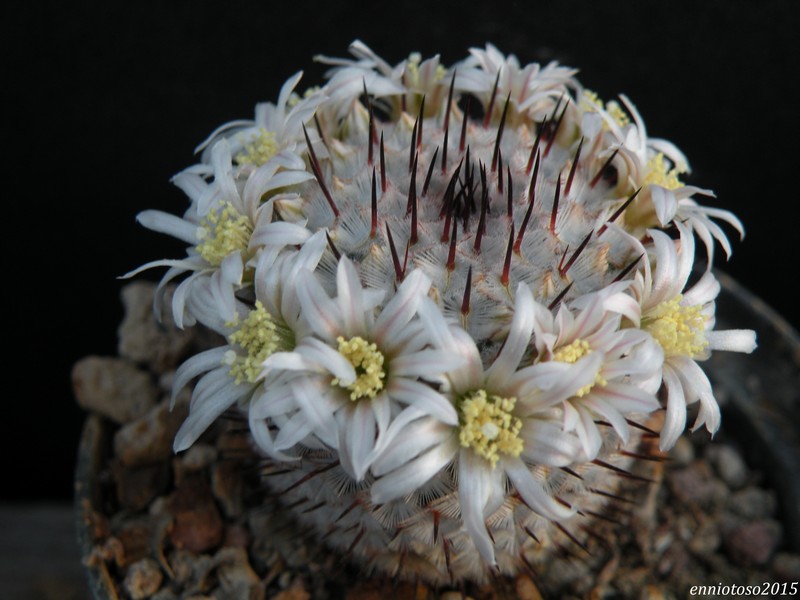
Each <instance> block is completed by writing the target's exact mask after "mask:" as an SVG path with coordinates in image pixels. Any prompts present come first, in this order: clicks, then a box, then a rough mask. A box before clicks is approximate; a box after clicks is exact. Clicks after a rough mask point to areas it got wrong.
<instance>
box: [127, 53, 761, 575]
mask: <svg viewBox="0 0 800 600" xmlns="http://www.w3.org/2000/svg"><path fill="white" fill-rule="evenodd" d="M350 50H351V53H352V55H353V56H354V58H353V59H332V58H327V57H319V60H321V61H323V62H325V63H327V64H329V65H331V70H330V72H329V74H328V81H327V83H326V84H325V85H324V86H322V87H320V88H312V89H309V90H308V91H307V92H306V93H304V94H298V93H297V92H296V88H297V85H298V83H299V81H300V78H301V74H300V73H298V74H296V75H295V76H293V77H292V78H291V79H289V81H287V82H286V84H285V85H284V86H283V88H282V89H281V91H280V95H279V97H278V101H277V103H276V104H271V103H270V104H259V105H257V107H256V112H255V118H254V119H253V120H252V121H250V120H248V121H235V122H232V123H229V124H226V125H224V126H222V127H221V128H219V129H218V130H216V131H215V132H213V134H212V135H211V136H210V137H209V138H208V140H206V141H205V142H204V143H203V144H202V145H201V146H200V147H199V148H198V151H199V152H201V153H202V154H201V156H202V160H201V162H200V163H199V164H197V165H194V166H192V167H190V168H188V169H186V170H185V171H183V172H181V173H179V174H178V175H177V176H176V177H175V178H174V182H175V184H176V185H177V186H179V187H180V188H181V189H182V190H183V191H184V192H185V193H186V194H187V196H188V197H189V199H190V203H189V206H188V208H187V210H186V212H185V214H184V215H183V216H182V217H177V216H173V215H170V214H166V213H164V212H160V211H156V210H148V211H145V212H143V213H141V214H140V215H139V221H140V222H141V223H142V224H143V225H144V226H145V227H148V228H150V229H153V230H156V231H159V232H163V233H166V234H169V235H172V236H174V237H177V238H179V239H180V240H183V241H185V242H186V243H187V244H188V246H189V247H188V252H187V256H186V257H185V258H182V259H177V260H159V261H155V262H152V263H149V264H147V265H144V266H143V267H141V269H138V270H136V271H134V272H133V273H131V274H129V275H133V274H136V273H138V272H139V271H141V270H144V269H149V268H152V267H160V266H163V267H168V270H167V272H166V275H165V276H164V277H163V279H162V281H161V284H160V288H161V290H162V291H163V289H164V286H165V284H167V283H168V282H170V281H173V280H175V279H176V278H182V280H181V281H180V283H179V284H178V285H177V288H176V289H175V292H174V295H173V296H172V307H171V308H172V312H173V315H174V320H175V322H176V323H177V324H178V325H179V326H181V327H183V326H186V325H192V324H194V323H195V322H199V323H201V324H203V325H204V326H206V327H209V328H211V329H213V330H215V331H217V332H219V333H221V334H222V335H223V336H225V338H226V339H227V342H228V343H227V345H224V346H222V347H219V348H216V349H213V350H209V351H205V352H202V353H200V354H198V355H196V356H194V357H192V358H191V359H189V360H188V361H186V363H185V364H183V365H182V366H181V367H180V369H179V370H178V372H177V374H176V379H175V391H176V392H177V391H179V390H180V389H181V388H183V387H184V386H186V385H187V384H189V383H190V382H191V381H193V380H194V379H195V378H196V377H198V376H199V377H200V378H199V380H198V381H197V383H196V385H195V386H194V392H193V397H192V401H191V406H190V414H189V417H188V419H187V420H186V422H185V423H184V424H183V426H182V428H181V429H180V431H179V433H178V435H177V439H176V440H175V450H176V451H181V450H185V449H186V448H188V447H189V446H191V445H192V444H193V443H194V442H195V440H197V439H198V437H199V436H200V435H201V434H202V433H203V432H204V431H205V430H206V429H207V428H208V427H209V425H210V424H211V423H212V422H214V421H215V420H216V419H217V418H218V417H219V416H220V415H221V414H222V413H223V412H225V411H226V410H228V409H230V408H232V407H234V406H235V407H238V408H239V409H241V410H242V411H243V412H244V413H245V414H246V415H247V416H248V419H249V425H250V430H251V432H252V437H253V439H254V441H255V443H256V444H257V446H258V447H259V449H260V450H261V451H262V452H263V453H264V454H265V455H266V456H267V457H269V459H270V460H272V461H274V463H275V464H280V465H281V467H282V468H283V471H282V472H286V471H287V470H288V471H289V472H290V473H292V475H288V476H287V475H284V476H283V481H284V483H285V484H287V485H288V487H289V488H295V487H296V486H297V485H299V482H301V481H302V482H309V483H308V485H312V486H315V487H312V490H311V492H306V493H305V494H304V495H303V496H302V497H301V496H298V498H300V500H298V501H297V502H299V503H300V504H302V502H303V500H302V499H303V498H305V501H306V502H307V504H306V505H305V506H303V507H302V509H303V510H302V514H303V515H304V516H303V517H302V518H304V519H306V520H308V521H310V522H312V523H314V524H315V526H316V527H317V529H318V531H319V532H320V533H321V534H325V535H326V536H327V539H328V540H329V542H330V543H331V544H333V545H335V546H339V547H341V548H346V549H348V550H350V551H353V550H354V548H357V550H356V551H355V554H359V553H360V555H361V556H362V557H366V558H367V559H370V560H372V562H373V563H374V565H375V566H376V567H377V568H381V569H387V570H389V571H390V572H397V571H398V569H399V567H398V566H397V564H396V561H395V562H391V561H388V560H384V558H385V557H386V556H388V555H391V554H394V555H395V556H400V555H402V556H403V557H404V558H405V560H407V561H408V560H409V559H408V556H411V555H413V556H416V557H421V560H422V561H423V562H424V561H427V562H426V564H427V565H428V566H427V567H425V569H429V570H432V572H433V573H434V574H433V575H430V577H431V578H433V579H436V578H437V577H440V578H441V577H446V578H459V579H460V578H470V579H481V578H483V577H484V575H485V573H486V572H487V569H489V568H492V567H494V568H500V569H501V570H504V571H509V572H510V571H513V570H514V569H516V568H517V567H516V564H517V562H518V561H517V557H518V556H519V555H520V554H525V552H527V551H528V550H527V548H528V547H529V546H528V544H529V543H532V542H531V538H532V537H537V536H536V535H534V534H535V532H537V531H543V530H544V528H546V527H547V526H548V525H549V524H550V523H559V524H563V523H568V522H569V520H570V519H571V518H573V517H574V516H575V515H576V513H577V512H578V511H579V510H580V509H581V508H582V507H583V506H584V505H583V504H582V501H581V498H580V494H581V493H582V491H583V492H585V490H586V488H587V487H588V486H587V485H586V484H583V483H582V484H580V485H579V484H578V483H576V481H575V479H580V478H579V477H577V476H576V477H575V478H573V479H570V478H569V475H564V473H572V474H576V472H581V469H582V465H591V464H598V463H600V464H606V462H610V461H611V460H612V457H614V456H618V454H617V451H618V450H620V449H623V448H630V447H632V446H634V445H635V444H636V442H637V440H638V438H639V436H638V435H637V433H636V432H637V431H638V429H636V428H634V427H632V424H639V423H643V422H645V420H646V419H648V416H649V415H650V413H653V412H654V411H658V410H659V409H660V408H665V409H666V410H665V418H664V419H663V426H661V430H660V445H661V448H662V449H668V448H670V447H671V446H672V445H673V444H674V443H675V441H676V440H677V438H678V437H679V436H680V434H681V433H682V432H683V431H684V429H685V426H686V414H687V405H689V404H692V403H694V402H696V401H699V403H700V404H699V406H700V408H699V411H698V414H697V418H696V421H695V422H694V428H695V429H697V428H699V427H702V426H705V427H706V428H707V429H708V430H709V431H710V432H711V433H712V434H713V433H714V432H715V431H716V430H717V428H718V427H719V423H720V412H719V408H718V405H717V403H716V401H715V399H714V396H713V394H712V390H711V385H710V383H709V380H708V379H707V377H706V376H705V374H704V373H703V371H702V370H701V369H700V367H699V366H698V364H697V363H698V361H701V360H704V359H706V358H707V357H708V356H709V355H710V353H711V351H713V350H733V351H739V352H750V351H752V350H753V349H754V347H755V335H754V333H753V332H752V331H744V330H736V331H715V330H714V301H715V298H716V296H717V294H718V293H719V289H720V288H719V284H718V283H717V281H716V279H715V278H714V275H713V274H712V273H711V271H710V265H711V259H712V256H713V252H714V246H715V244H716V243H719V244H720V245H721V246H722V248H723V249H724V251H725V252H726V254H730V252H731V248H730V244H729V242H728V239H727V237H726V235H725V233H724V231H723V230H722V229H721V228H720V226H719V225H718V224H717V223H716V222H715V221H714V220H713V219H717V220H721V221H724V222H726V223H728V224H729V225H730V226H732V227H733V228H735V229H737V230H738V231H739V232H740V233H741V232H742V227H741V224H740V223H739V221H738V220H737V219H736V217H734V216H733V215H732V214H731V213H730V212H727V211H724V210H719V209H714V208H708V207H704V206H702V205H700V204H698V202H697V201H696V200H695V198H694V197H695V196H696V195H705V196H710V195H712V194H711V192H709V191H707V190H703V189H699V188H696V187H693V186H690V185H685V184H684V183H683V182H682V181H681V179H680V178H681V176H683V174H684V173H687V172H688V171H689V167H688V163H687V161H686V158H685V157H684V156H683V154H682V153H681V152H680V151H679V150H678V149H677V148H676V147H675V146H674V145H673V144H671V143H669V142H667V141H665V140H662V139H655V138H650V137H648V135H647V131H646V130H645V126H644V123H643V121H642V119H641V117H640V115H639V114H638V112H637V111H636V108H635V107H634V105H633V104H632V103H631V102H630V100H628V99H627V98H626V97H624V96H621V97H620V102H617V101H609V102H605V103H604V102H602V101H601V100H599V99H598V97H597V95H596V94H594V93H592V92H590V91H588V90H585V89H583V88H582V87H581V85H580V84H579V83H578V81H577V80H576V79H575V78H574V74H575V71H574V70H572V69H568V68H565V67H562V66H559V65H557V64H555V63H552V64H549V65H547V66H545V67H541V66H540V65H538V64H530V65H527V66H524V67H523V66H520V64H519V62H518V60H517V59H516V57H514V56H504V55H503V54H501V53H500V52H499V51H498V50H497V49H496V48H494V47H493V46H491V45H487V47H486V48H485V49H473V50H471V51H470V56H469V57H468V58H466V59H465V60H463V61H462V62H459V63H458V64H455V65H453V66H452V67H449V68H447V67H445V66H443V65H442V64H440V61H439V57H438V56H435V57H433V58H429V59H427V60H422V59H421V57H420V56H418V55H416V54H412V55H411V56H410V57H409V58H408V59H407V60H404V61H403V62H401V63H400V64H399V65H396V66H392V65H389V64H387V63H386V62H385V61H384V60H382V59H381V58H379V57H378V56H376V55H375V54H374V53H373V52H372V51H371V50H370V49H369V48H367V47H366V46H365V45H364V44H362V43H360V42H355V43H353V44H352V46H351V48H350ZM478 113H480V115H479V116H475V115H476V114H478ZM695 236H696V237H697V238H699V239H700V240H701V241H702V242H703V243H704V245H705V254H706V255H707V257H708V265H709V267H708V268H707V269H706V270H705V272H703V273H702V274H700V275H699V276H698V278H697V281H696V283H694V284H693V285H691V287H689V289H686V288H687V285H688V284H687V282H688V281H689V279H690V276H691V275H692V271H693V265H694V263H695ZM157 302H160V300H157ZM601 459H602V460H601ZM322 474H324V475H325V477H322ZM317 475H319V476H318V477H317ZM313 482H317V483H313ZM319 482H322V483H319ZM570 482H571V483H570ZM320 498H321V499H322V501H321V502H318V503H317V504H314V501H315V500H319V499H320ZM297 502H296V503H297ZM296 503H295V504H296ZM312 504H313V506H312ZM356 506H357V509H358V510H354V507H356ZM387 507H388V508H387ZM298 512H300V511H298ZM356 513H358V516H355V517H354V516H353V515H356ZM585 514H586V512H584V516H585ZM315 515H316V516H315ZM339 525H341V527H339ZM333 530H336V534H335V535H331V533H332V532H333ZM382 561H383V562H382ZM415 568H416V569H417V572H419V570H420V569H423V568H422V567H419V565H417V567H415ZM423 570H424V569H423Z"/></svg>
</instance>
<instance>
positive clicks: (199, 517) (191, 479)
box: [169, 475, 224, 552]
mask: <svg viewBox="0 0 800 600" xmlns="http://www.w3.org/2000/svg"><path fill="white" fill-rule="evenodd" d="M170 513H171V514H172V515H173V516H174V517H175V524H174V527H173V528H172V531H170V534H169V537H170V540H171V541H172V543H173V544H174V545H175V547H176V548H186V549H187V550H191V551H192V552H205V551H206V550H210V549H212V548H216V547H217V546H219V544H220V543H221V542H222V536H223V533H224V530H223V523H222V517H221V515H220V513H219V509H218V508H217V505H216V503H215V502H214V497H213V496H212V495H211V490H210V489H209V486H208V483H207V482H206V480H205V478H204V477H203V476H202V475H191V476H186V477H184V479H183V481H181V482H180V483H179V484H178V488H177V489H176V490H175V493H174V494H173V495H172V497H171V499H170Z"/></svg>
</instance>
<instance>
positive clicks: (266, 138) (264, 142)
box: [236, 128, 280, 167]
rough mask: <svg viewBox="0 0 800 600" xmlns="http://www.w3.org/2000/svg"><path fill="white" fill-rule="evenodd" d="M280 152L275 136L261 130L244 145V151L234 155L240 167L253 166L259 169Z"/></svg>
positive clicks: (270, 132)
mask: <svg viewBox="0 0 800 600" xmlns="http://www.w3.org/2000/svg"><path fill="white" fill-rule="evenodd" d="M278 150H280V147H279V146H278V142H276V141H275V134H274V133H273V132H272V131H267V130H266V129H264V128H261V129H260V130H259V132H258V133H257V134H256V135H255V136H254V137H253V138H252V139H251V140H250V142H249V143H248V144H246V145H245V147H244V150H242V151H241V152H240V153H239V154H237V155H236V162H237V163H239V164H240V165H253V166H256V167H260V166H261V165H263V164H264V163H265V162H267V161H268V160H269V159H270V158H272V157H273V156H275V155H276V154H277V153H278Z"/></svg>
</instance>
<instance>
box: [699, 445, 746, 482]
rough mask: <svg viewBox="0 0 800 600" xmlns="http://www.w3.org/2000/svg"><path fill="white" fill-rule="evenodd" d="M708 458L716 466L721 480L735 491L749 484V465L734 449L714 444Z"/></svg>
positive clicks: (709, 450) (708, 451)
mask: <svg viewBox="0 0 800 600" xmlns="http://www.w3.org/2000/svg"><path fill="white" fill-rule="evenodd" d="M706 456H707V457H708V460H709V461H710V462H711V464H713V465H714V468H715V469H716V471H717V473H719V476H720V478H721V479H722V480H723V481H724V482H725V483H727V484H728V486H729V487H730V488H731V489H733V490H738V489H740V488H742V487H744V485H745V483H747V465H746V464H745V462H744V459H743V458H742V456H741V455H740V454H739V453H738V452H737V451H736V450H735V449H734V448H733V447H732V446H728V445H724V444H717V445H715V444H712V445H711V446H709V447H708V450H707V451H706Z"/></svg>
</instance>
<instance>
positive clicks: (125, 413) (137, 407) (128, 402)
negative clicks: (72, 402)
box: [72, 356, 158, 424]
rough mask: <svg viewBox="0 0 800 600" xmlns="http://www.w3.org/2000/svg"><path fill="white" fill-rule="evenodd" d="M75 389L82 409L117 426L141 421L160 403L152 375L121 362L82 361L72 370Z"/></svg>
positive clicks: (87, 358)
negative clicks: (137, 420)
mask: <svg viewBox="0 0 800 600" xmlns="http://www.w3.org/2000/svg"><path fill="white" fill-rule="evenodd" d="M72 388H73V390H74V391H75V398H76V399H77V400H78V404H80V405H81V407H83V408H84V409H86V410H89V411H93V412H96V413H98V414H101V415H103V416H104V417H108V418H109V419H111V420H112V421H114V422H115V423H117V424H123V423H127V422H128V421H132V420H133V419H137V418H139V417H141V416H142V415H144V414H145V413H146V412H147V411H148V410H150V409H151V408H152V407H153V406H155V404H156V400H157V399H158V389H157V388H156V386H155V385H153V381H152V380H151V378H150V375H149V374H148V373H146V372H145V371H142V370H140V369H139V368H138V367H137V366H136V365H134V364H133V363H131V362H129V361H127V360H123V359H121V358H108V357H102V356H87V357H86V358H83V359H81V360H79V361H78V362H77V363H75V366H74V367H73V368H72Z"/></svg>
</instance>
